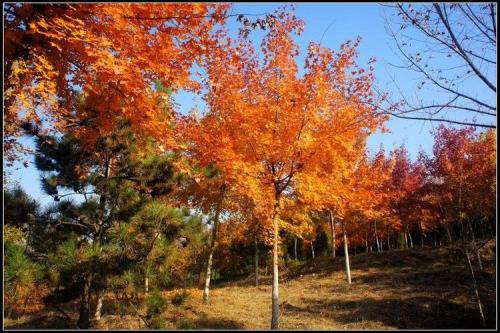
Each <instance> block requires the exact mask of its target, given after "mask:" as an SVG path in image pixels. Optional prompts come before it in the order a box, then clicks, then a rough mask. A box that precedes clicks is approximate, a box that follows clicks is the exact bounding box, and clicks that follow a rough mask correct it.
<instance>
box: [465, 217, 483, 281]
mask: <svg viewBox="0 0 500 333" xmlns="http://www.w3.org/2000/svg"><path fill="white" fill-rule="evenodd" d="M467 226H468V227H469V232H470V236H471V240H472V247H473V249H474V252H475V254H476V258H477V264H478V267H479V270H480V271H482V270H483V262H482V260H481V254H480V253H479V248H478V247H477V246H476V237H475V236H474V230H473V229H472V226H471V223H470V221H469V220H467Z"/></svg>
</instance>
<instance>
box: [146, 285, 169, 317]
mask: <svg viewBox="0 0 500 333" xmlns="http://www.w3.org/2000/svg"><path fill="white" fill-rule="evenodd" d="M146 307H147V314H148V317H152V316H155V315H159V314H160V313H162V312H163V310H165V307H166V303H165V299H164V298H163V296H162V295H161V293H160V292H159V291H158V290H155V291H154V292H152V293H151V294H150V295H149V296H147V298H146Z"/></svg>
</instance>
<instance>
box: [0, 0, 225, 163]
mask: <svg viewBox="0 0 500 333" xmlns="http://www.w3.org/2000/svg"><path fill="white" fill-rule="evenodd" d="M228 7H229V5H228V4H198V3H185V4H178V3H171V4H139V3H113V4H106V3H101V4H29V3H17V4H13V3H11V4H7V5H6V6H5V7H4V38H5V39H4V48H5V57H4V65H5V69H4V75H5V82H4V92H5V96H4V103H5V107H4V122H5V127H4V131H5V132H4V135H5V137H4V146H5V153H6V159H7V160H8V161H10V162H13V161H15V160H16V158H18V157H19V155H18V153H19V152H20V151H23V150H25V149H24V148H23V147H22V146H21V145H20V144H19V143H18V140H17V139H18V138H19V137H20V136H21V135H22V124H23V123H24V122H26V121H28V122H34V123H36V124H37V125H38V126H42V125H47V124H50V126H49V127H50V128H51V129H54V130H57V131H61V132H67V131H69V130H71V131H73V132H75V134H79V135H80V136H81V137H84V138H86V139H92V138H94V137H96V136H97V134H99V135H105V134H107V133H109V131H110V130H111V129H112V128H113V125H114V122H115V119H116V116H117V115H121V116H123V117H125V118H128V119H130V121H131V124H132V126H133V128H135V129H140V130H144V131H145V133H147V134H149V135H153V136H155V137H156V138H157V139H158V140H159V141H160V143H162V144H163V145H165V147H171V146H175V142H174V140H172V126H171V125H170V120H171V119H172V114H171V111H172V109H173V107H172V103H171V102H170V100H169V94H170V92H171V91H176V90H178V89H196V88H197V85H196V84H195V83H194V82H193V81H192V80H190V77H189V76H190V68H191V66H192V64H193V62H194V61H196V60H197V59H198V58H199V57H200V56H201V55H203V54H204V53H205V52H206V50H207V49H209V48H210V45H212V44H213V43H214V39H213V38H212V37H211V30H212V28H213V27H214V25H216V24H218V23H222V22H223V20H224V17H225V15H226V11H227V9H228ZM82 100H84V101H85V103H82ZM89 124H94V125H96V126H98V128H97V130H96V131H97V133H95V131H93V130H90V128H89V126H88V125H89ZM80 125H87V126H80ZM44 127H45V126H44Z"/></svg>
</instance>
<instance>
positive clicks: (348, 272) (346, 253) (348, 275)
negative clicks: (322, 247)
mask: <svg viewBox="0 0 500 333" xmlns="http://www.w3.org/2000/svg"><path fill="white" fill-rule="evenodd" d="M342 233H343V237H344V256H345V275H346V278H347V283H348V284H351V267H350V264H349V250H348V245H347V233H346V230H345V222H344V221H342Z"/></svg>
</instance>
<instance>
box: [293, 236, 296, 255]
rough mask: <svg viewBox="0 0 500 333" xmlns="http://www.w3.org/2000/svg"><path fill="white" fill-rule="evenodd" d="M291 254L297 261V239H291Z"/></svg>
mask: <svg viewBox="0 0 500 333" xmlns="http://www.w3.org/2000/svg"><path fill="white" fill-rule="evenodd" d="M293 254H294V255H295V260H297V237H295V238H294V239H293Z"/></svg>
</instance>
